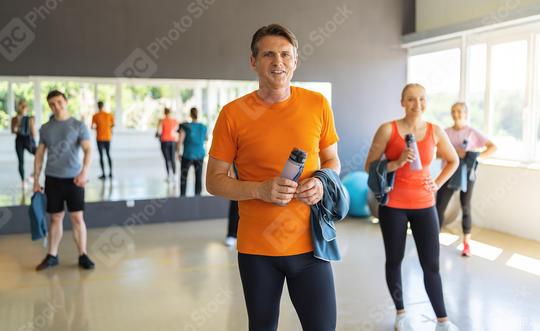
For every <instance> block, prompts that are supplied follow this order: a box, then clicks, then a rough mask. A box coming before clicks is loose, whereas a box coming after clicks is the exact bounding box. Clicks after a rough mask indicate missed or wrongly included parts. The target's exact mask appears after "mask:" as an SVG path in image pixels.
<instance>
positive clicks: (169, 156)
mask: <svg viewBox="0 0 540 331" xmlns="http://www.w3.org/2000/svg"><path fill="white" fill-rule="evenodd" d="M175 149H176V143H175V142H174V141H162V142H161V153H163V158H164V159H165V169H167V176H168V175H169V168H170V171H172V173H173V175H174V174H176V159H175V158H174V154H175Z"/></svg>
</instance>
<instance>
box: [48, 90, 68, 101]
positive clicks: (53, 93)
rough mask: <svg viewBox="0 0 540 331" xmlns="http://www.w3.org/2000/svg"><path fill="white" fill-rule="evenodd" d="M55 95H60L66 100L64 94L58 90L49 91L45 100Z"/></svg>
mask: <svg viewBox="0 0 540 331" xmlns="http://www.w3.org/2000/svg"><path fill="white" fill-rule="evenodd" d="M57 96H62V97H63V98H64V100H66V101H67V98H66V95H65V94H64V93H62V92H60V91H58V90H52V91H51V92H49V94H47V101H49V100H50V99H52V98H54V97H57Z"/></svg>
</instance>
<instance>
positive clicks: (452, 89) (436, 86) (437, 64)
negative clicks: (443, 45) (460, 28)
mask: <svg viewBox="0 0 540 331" xmlns="http://www.w3.org/2000/svg"><path fill="white" fill-rule="evenodd" d="M408 62H409V78H408V81H409V82H410V83H420V84H422V85H423V86H424V87H425V88H426V92H427V111H426V117H427V119H428V120H430V121H433V122H435V123H439V124H441V125H443V126H448V125H449V124H450V123H451V117H450V105H452V104H453V103H454V102H456V101H457V100H458V98H459V68H460V50H459V49H458V48H453V49H449V50H444V51H438V52H431V53H425V54H420V55H413V56H410V57H409V61H408Z"/></svg>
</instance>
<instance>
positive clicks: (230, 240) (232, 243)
mask: <svg viewBox="0 0 540 331" xmlns="http://www.w3.org/2000/svg"><path fill="white" fill-rule="evenodd" d="M235 245H236V238H235V237H227V238H225V246H227V247H233V246H235Z"/></svg>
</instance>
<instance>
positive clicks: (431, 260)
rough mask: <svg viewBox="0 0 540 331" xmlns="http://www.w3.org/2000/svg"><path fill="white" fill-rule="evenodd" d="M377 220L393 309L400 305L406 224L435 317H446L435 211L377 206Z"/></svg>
mask: <svg viewBox="0 0 540 331" xmlns="http://www.w3.org/2000/svg"><path fill="white" fill-rule="evenodd" d="M379 219H380V225H381V230H382V235H383V240H384V249H385V252H386V283H387V285H388V289H389V291H390V295H391V296H392V300H393V301H394V304H395V305H396V309H397V310H401V309H403V308H404V306H403V287H402V282H401V261H402V260H403V256H404V254H405V241H406V238H407V223H409V222H410V223H411V230H412V234H413V237H414V242H415V243H416V249H417V251H418V257H419V259H420V265H421V266H422V270H423V272H424V287H425V288H426V292H427V295H428V297H429V301H430V302H431V306H432V307H433V310H434V311H435V315H437V317H446V308H445V306H444V298H443V289H442V282H441V276H440V274H439V219H438V217H437V210H436V208H435V207H434V206H433V207H430V208H425V209H398V208H391V207H386V206H380V208H379Z"/></svg>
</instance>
